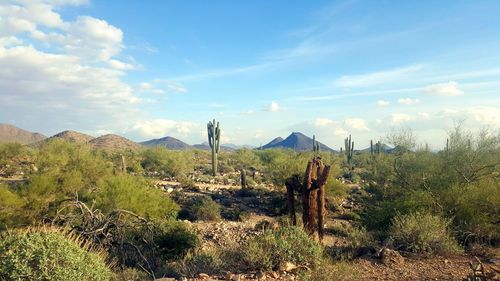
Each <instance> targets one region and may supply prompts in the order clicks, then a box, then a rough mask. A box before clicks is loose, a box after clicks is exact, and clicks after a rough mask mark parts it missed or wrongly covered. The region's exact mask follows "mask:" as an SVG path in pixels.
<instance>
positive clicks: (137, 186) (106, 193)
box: [92, 175, 179, 219]
mask: <svg viewBox="0 0 500 281" xmlns="http://www.w3.org/2000/svg"><path fill="white" fill-rule="evenodd" d="M98 185H99V189H98V191H97V192H95V193H93V194H92V198H93V199H94V200H95V204H96V207H97V208H100V209H101V210H103V211H104V212H110V211H112V210H115V209H124V210H128V211H132V212H134V213H136V214H138V215H140V216H144V217H146V218H155V219H162V218H175V217H176V216H177V212H178V210H179V207H178V205H177V204H175V202H174V201H172V200H171V199H170V198H169V197H168V196H167V195H166V194H165V193H163V192H162V191H160V190H158V189H156V188H154V187H152V185H151V183H149V182H148V181H147V180H145V179H144V178H142V177H138V176H130V175H117V176H111V177H109V178H106V179H103V180H101V181H100V182H99V184H98Z"/></svg>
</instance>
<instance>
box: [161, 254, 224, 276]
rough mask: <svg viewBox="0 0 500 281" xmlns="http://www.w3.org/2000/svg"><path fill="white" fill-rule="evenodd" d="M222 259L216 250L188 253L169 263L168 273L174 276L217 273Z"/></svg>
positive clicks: (221, 264) (222, 262)
mask: <svg viewBox="0 0 500 281" xmlns="http://www.w3.org/2000/svg"><path fill="white" fill-rule="evenodd" d="M223 264H224V261H223V260H222V259H221V257H220V254H219V252H218V251H216V250H211V251H205V252H201V253H196V254H188V255H186V256H185V257H184V258H182V259H180V260H178V261H174V262H172V263H170V264H169V270H168V271H170V272H169V275H171V276H174V277H177V278H179V277H181V276H187V277H197V276H198V274H200V273H205V274H218V273H220V271H221V267H222V266H223Z"/></svg>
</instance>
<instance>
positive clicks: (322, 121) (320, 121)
mask: <svg viewBox="0 0 500 281" xmlns="http://www.w3.org/2000/svg"><path fill="white" fill-rule="evenodd" d="M335 124H336V122H335V121H333V120H330V119H328V118H321V117H319V118H316V119H314V126H316V127H327V126H331V125H335Z"/></svg>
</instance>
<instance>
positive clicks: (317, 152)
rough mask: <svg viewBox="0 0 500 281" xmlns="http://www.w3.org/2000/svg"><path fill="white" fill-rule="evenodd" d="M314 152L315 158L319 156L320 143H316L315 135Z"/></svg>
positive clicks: (314, 137)
mask: <svg viewBox="0 0 500 281" xmlns="http://www.w3.org/2000/svg"><path fill="white" fill-rule="evenodd" d="M313 152H314V156H318V155H319V142H318V141H316V136H315V135H313Z"/></svg>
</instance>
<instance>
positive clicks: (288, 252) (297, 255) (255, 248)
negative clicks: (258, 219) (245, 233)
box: [244, 226, 323, 270]
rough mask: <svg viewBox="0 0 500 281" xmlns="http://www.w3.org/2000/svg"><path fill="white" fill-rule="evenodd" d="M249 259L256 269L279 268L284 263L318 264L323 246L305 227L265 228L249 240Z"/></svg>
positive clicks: (252, 266)
mask: <svg viewBox="0 0 500 281" xmlns="http://www.w3.org/2000/svg"><path fill="white" fill-rule="evenodd" d="M244 253H245V261H246V262H247V263H248V264H249V266H250V267H251V268H253V269H256V270H271V269H277V268H278V267H279V265H280V263H283V262H291V263H294V264H296V265H307V266H315V265H316V264H317V263H318V262H319V261H320V260H321V257H322V254H323V249H322V247H321V245H320V244H319V243H317V242H316V241H314V240H313V239H311V238H310V237H309V236H308V235H307V234H306V233H305V232H304V230H303V229H302V228H300V227H295V226H289V227H283V228H280V229H277V230H271V231H264V232H263V233H261V234H260V235H258V236H256V237H254V238H253V239H251V240H250V241H249V242H248V245H247V246H246V248H245V249H244Z"/></svg>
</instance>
